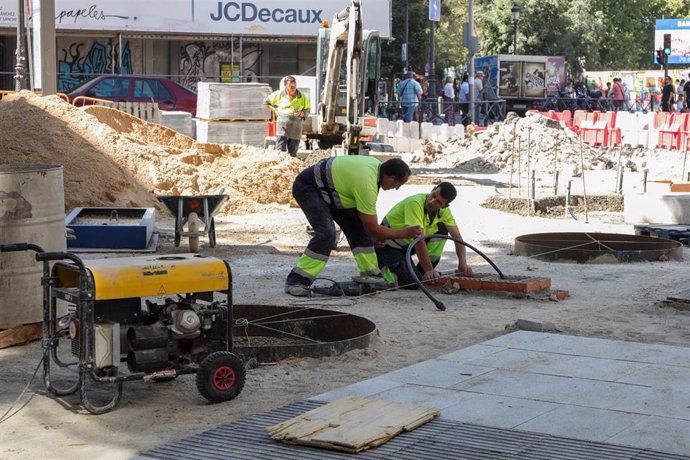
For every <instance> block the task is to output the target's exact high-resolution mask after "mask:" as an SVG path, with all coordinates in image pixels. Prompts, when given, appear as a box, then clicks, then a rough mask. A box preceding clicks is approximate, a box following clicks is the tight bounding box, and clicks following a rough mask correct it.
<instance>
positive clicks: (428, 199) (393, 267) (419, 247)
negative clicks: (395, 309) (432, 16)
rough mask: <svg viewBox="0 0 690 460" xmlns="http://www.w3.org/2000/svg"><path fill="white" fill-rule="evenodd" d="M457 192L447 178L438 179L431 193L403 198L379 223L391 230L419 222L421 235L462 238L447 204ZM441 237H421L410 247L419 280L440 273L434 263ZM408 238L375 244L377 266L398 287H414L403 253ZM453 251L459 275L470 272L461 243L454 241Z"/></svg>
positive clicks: (424, 279) (437, 259)
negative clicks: (444, 179) (421, 230)
mask: <svg viewBox="0 0 690 460" xmlns="http://www.w3.org/2000/svg"><path fill="white" fill-rule="evenodd" d="M457 194H458V192H457V190H456V189H455V186H454V185H453V184H451V183H449V182H441V183H440V184H438V185H437V186H436V187H434V188H433V190H431V193H420V194H417V195H412V196H410V197H407V198H405V199H404V200H402V201H401V202H400V203H398V204H396V205H395V206H393V208H392V209H391V210H390V211H389V212H388V214H386V217H385V218H384V219H383V222H382V223H381V224H382V225H383V226H386V227H389V228H391V229H393V230H395V229H398V228H404V227H408V226H415V225H418V226H421V227H422V229H423V231H424V235H448V234H450V236H452V237H453V238H456V239H458V240H462V235H460V230H459V229H458V226H457V224H456V223H455V219H454V218H453V214H452V213H451V211H450V209H449V208H448V205H449V204H450V202H451V201H453V200H454V199H455V197H456V196H457ZM446 241H448V240H446V239H445V238H430V239H428V240H422V241H420V242H419V243H417V244H416V245H415V247H414V248H413V249H412V254H417V259H418V260H419V263H418V264H417V266H416V267H413V269H414V270H416V275H417V278H418V279H421V280H422V281H432V280H434V279H436V278H438V277H439V276H440V274H439V272H438V271H436V265H438V263H439V261H440V260H441V255H442V254H443V248H444V246H445V244H446ZM411 242H412V240H410V239H402V238H398V239H387V240H386V241H385V243H383V244H378V245H377V248H376V255H377V257H378V260H379V267H380V268H381V269H382V270H383V275H384V278H385V280H386V282H387V283H388V284H389V285H394V284H395V283H397V284H398V286H400V287H401V288H406V289H416V288H417V285H416V283H415V279H414V277H413V276H412V274H411V273H410V271H409V268H408V266H407V262H406V261H405V254H406V251H407V248H408V246H409V245H410V243H411ZM455 253H456V254H457V256H458V272H459V275H461V276H472V268H471V267H470V266H469V265H467V259H466V251H465V246H464V245H462V244H460V243H457V242H456V243H455Z"/></svg>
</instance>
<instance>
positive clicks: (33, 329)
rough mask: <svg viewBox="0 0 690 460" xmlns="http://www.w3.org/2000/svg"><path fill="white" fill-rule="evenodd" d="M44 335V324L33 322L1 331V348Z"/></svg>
mask: <svg viewBox="0 0 690 460" xmlns="http://www.w3.org/2000/svg"><path fill="white" fill-rule="evenodd" d="M41 337H43V324H42V323H31V324H25V325H23V326H16V327H13V328H12V329H7V330H4V331H0V349H3V348H7V347H11V346H14V345H21V344H22V343H27V342H31V341H33V340H38V339H40V338H41Z"/></svg>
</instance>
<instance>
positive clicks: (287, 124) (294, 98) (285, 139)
mask: <svg viewBox="0 0 690 460" xmlns="http://www.w3.org/2000/svg"><path fill="white" fill-rule="evenodd" d="M283 83H284V85H285V89H283V90H278V91H274V92H272V93H271V94H269V95H268V96H266V99H264V105H266V106H268V108H269V109H271V111H273V113H274V114H275V116H276V149H278V150H280V151H281V152H285V151H287V152H288V153H289V154H290V155H291V156H293V157H294V156H296V155H297V149H299V141H300V139H301V138H302V120H304V119H305V118H306V117H307V114H308V113H309V110H310V109H311V106H310V105H309V99H308V98H307V96H306V95H305V94H304V93H302V92H301V91H300V90H298V89H297V80H295V77H293V76H292V75H288V76H287V77H285V78H283Z"/></svg>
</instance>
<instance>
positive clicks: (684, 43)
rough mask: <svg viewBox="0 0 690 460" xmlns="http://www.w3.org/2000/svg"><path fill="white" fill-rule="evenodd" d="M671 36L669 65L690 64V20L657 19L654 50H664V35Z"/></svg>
mask: <svg viewBox="0 0 690 460" xmlns="http://www.w3.org/2000/svg"><path fill="white" fill-rule="evenodd" d="M666 34H669V35H670V36H671V55H670V56H669V57H668V63H669V64H690V18H685V19H657V20H656V30H655V31H654V49H655V50H660V49H663V48H664V35H666Z"/></svg>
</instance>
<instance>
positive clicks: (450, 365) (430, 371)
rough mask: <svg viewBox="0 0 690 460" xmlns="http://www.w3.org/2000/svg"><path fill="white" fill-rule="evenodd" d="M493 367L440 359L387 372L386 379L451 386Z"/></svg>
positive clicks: (488, 370)
mask: <svg viewBox="0 0 690 460" xmlns="http://www.w3.org/2000/svg"><path fill="white" fill-rule="evenodd" d="M493 370H494V368H493V367H487V366H472V365H469V364H464V363H455V362H450V361H445V360H440V359H432V360H430V361H424V362H421V363H417V364H414V365H412V366H408V367H405V368H403V369H399V370H397V371H393V372H390V373H388V374H386V379H388V380H394V381H398V382H404V383H414V384H416V385H429V386H435V387H438V388H449V387H451V386H453V385H457V384H458V383H460V382H462V381H465V380H469V379H471V378H473V377H476V376H478V375H481V374H485V373H487V372H491V371H493Z"/></svg>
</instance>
